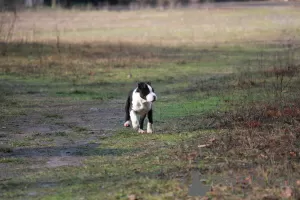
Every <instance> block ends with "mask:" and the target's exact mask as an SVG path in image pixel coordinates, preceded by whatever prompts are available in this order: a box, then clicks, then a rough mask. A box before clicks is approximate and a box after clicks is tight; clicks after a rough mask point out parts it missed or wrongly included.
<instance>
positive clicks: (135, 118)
mask: <svg viewBox="0 0 300 200" xmlns="http://www.w3.org/2000/svg"><path fill="white" fill-rule="evenodd" d="M130 118H131V123H132V128H133V129H136V130H137V129H138V128H139V127H140V125H139V119H138V116H137V114H136V112H135V111H134V110H132V111H130Z"/></svg>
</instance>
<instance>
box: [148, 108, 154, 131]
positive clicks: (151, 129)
mask: <svg viewBox="0 0 300 200" xmlns="http://www.w3.org/2000/svg"><path fill="white" fill-rule="evenodd" d="M152 124H153V111H152V109H151V110H149V112H148V124H147V133H153V126H152Z"/></svg>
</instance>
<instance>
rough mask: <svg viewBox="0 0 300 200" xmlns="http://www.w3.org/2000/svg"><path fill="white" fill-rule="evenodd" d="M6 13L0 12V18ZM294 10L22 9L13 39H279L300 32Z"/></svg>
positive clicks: (192, 41) (157, 41)
mask: <svg viewBox="0 0 300 200" xmlns="http://www.w3.org/2000/svg"><path fill="white" fill-rule="evenodd" d="M3 15H6V16H7V14H1V16H3ZM298 17H299V13H298V12H297V8H293V7H287V8H278V9H276V8H274V9H265V8H258V9H236V10H234V11H233V10H232V9H227V10H216V9H212V10H210V9H199V10H196V9H187V10H168V11H157V10H141V11H129V12H106V11H88V12H87V11H78V10H75V11H63V10H57V11H41V12H34V11H32V12H30V11H28V12H20V13H18V20H17V22H16V27H15V33H14V39H15V40H23V41H30V42H32V41H56V39H57V36H58V35H59V37H60V40H61V41H68V42H75V43H83V42H96V41H100V42H103V41H105V42H108V41H109V42H113V43H118V42H119V41H123V42H124V41H125V42H134V43H146V44H149V43H150V44H154V43H155V44H167V45H194V44H203V43H209V44H213V43H219V42H237V41H244V40H259V41H263V40H265V39H272V38H273V39H277V38H278V37H279V36H282V35H284V36H289V35H291V34H294V33H296V32H298V30H297V28H296V27H299V25H300V24H299V23H300V22H299V20H297V19H298Z"/></svg>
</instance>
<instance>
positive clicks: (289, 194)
mask: <svg viewBox="0 0 300 200" xmlns="http://www.w3.org/2000/svg"><path fill="white" fill-rule="evenodd" d="M292 195H293V190H292V188H290V187H289V186H286V187H284V188H283V190H282V192H281V197H282V198H290V197H292Z"/></svg>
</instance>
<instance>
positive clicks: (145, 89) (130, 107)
mask: <svg viewBox="0 0 300 200" xmlns="http://www.w3.org/2000/svg"><path fill="white" fill-rule="evenodd" d="M156 99H157V97H156V94H155V93H154V89H153V88H152V87H151V83H149V82H147V83H145V82H140V83H138V86H137V88H135V89H134V90H131V91H130V93H129V95H128V98H127V101H126V106H125V113H126V115H125V123H124V126H125V127H130V121H131V124H132V127H133V128H134V129H135V130H138V132H139V133H145V131H144V130H143V126H144V120H145V118H146V116H147V117H148V124H147V133H153V127H152V125H153V111H152V103H153V102H154V101H156ZM139 117H140V118H139Z"/></svg>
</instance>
